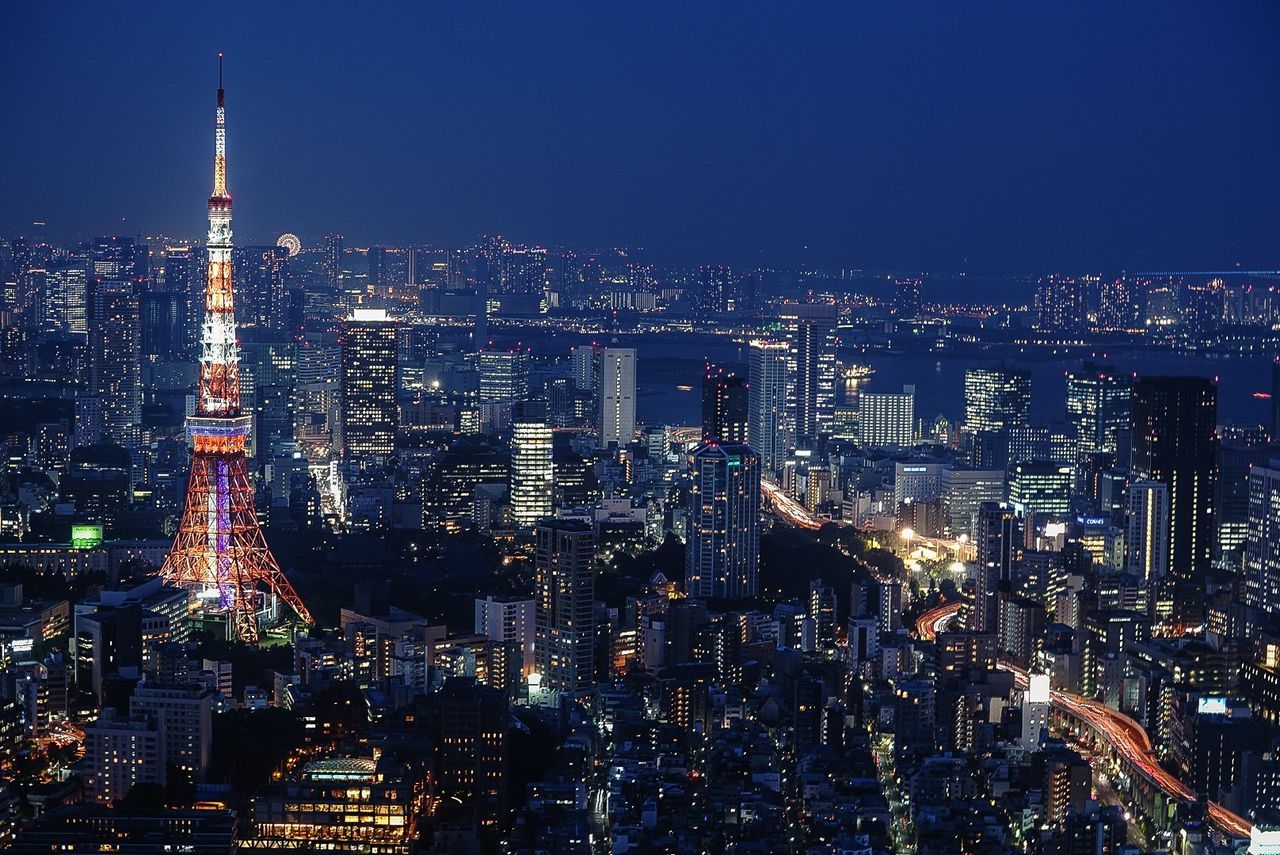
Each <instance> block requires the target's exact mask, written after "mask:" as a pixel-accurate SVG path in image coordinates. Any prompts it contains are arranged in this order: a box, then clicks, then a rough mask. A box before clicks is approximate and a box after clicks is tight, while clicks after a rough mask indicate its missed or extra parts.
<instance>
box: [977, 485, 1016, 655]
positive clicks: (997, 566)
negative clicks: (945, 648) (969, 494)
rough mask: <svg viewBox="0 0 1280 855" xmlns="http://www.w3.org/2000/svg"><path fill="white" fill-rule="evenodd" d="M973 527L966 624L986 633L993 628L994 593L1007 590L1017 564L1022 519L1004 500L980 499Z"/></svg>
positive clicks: (994, 623) (994, 614) (995, 600)
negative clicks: (970, 594) (974, 559)
mask: <svg viewBox="0 0 1280 855" xmlns="http://www.w3.org/2000/svg"><path fill="white" fill-rule="evenodd" d="M976 528H977V537H976V538H975V542H974V545H975V546H976V547H977V571H976V574H975V576H974V586H973V605H972V606H971V607H970V612H969V619H968V623H967V627H968V629H970V630H972V631H973V632H989V631H993V630H994V629H995V628H996V602H997V597H996V594H997V592H998V591H1002V590H1008V589H1009V587H1010V578H1011V576H1012V573H1013V568H1014V567H1015V566H1016V565H1017V563H1018V556H1019V554H1020V552H1021V545H1022V520H1021V519H1020V518H1019V517H1018V514H1017V512H1016V511H1015V510H1014V509H1013V507H1012V506H1010V505H1007V504H1005V503H1004V502H983V503H982V504H981V505H979V506H978V516H977V526H976Z"/></svg>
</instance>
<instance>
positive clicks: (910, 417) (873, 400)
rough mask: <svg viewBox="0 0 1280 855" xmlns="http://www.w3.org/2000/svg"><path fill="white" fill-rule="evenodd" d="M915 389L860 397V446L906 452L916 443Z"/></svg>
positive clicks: (866, 393) (906, 388)
mask: <svg viewBox="0 0 1280 855" xmlns="http://www.w3.org/2000/svg"><path fill="white" fill-rule="evenodd" d="M915 433H916V387H915V386H903V387H902V391H901V392H863V393H862V394H860V395H859V396H858V443H859V445H861V446H862V447H863V448H905V447H908V446H910V445H912V444H913V443H914V442H915Z"/></svg>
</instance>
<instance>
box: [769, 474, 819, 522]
mask: <svg viewBox="0 0 1280 855" xmlns="http://www.w3.org/2000/svg"><path fill="white" fill-rule="evenodd" d="M760 492H761V493H763V494H764V497H765V498H766V499H768V500H769V502H771V503H772V504H773V511H774V513H776V514H777V515H778V516H780V517H782V518H783V519H784V520H786V521H787V522H789V523H791V524H792V525H794V526H796V527H798V528H807V529H810V530H811V531H817V530H818V529H820V528H822V521H821V520H819V519H817V518H816V517H814V516H813V515H812V514H811V513H809V512H808V511H807V510H805V507H804V505H802V504H800V503H799V502H797V501H796V500H795V499H793V498H791V497H790V496H788V495H787V493H786V491H785V490H783V489H782V488H781V487H779V486H778V485H777V484H775V483H773V482H772V481H766V480H764V479H763V478H762V479H760Z"/></svg>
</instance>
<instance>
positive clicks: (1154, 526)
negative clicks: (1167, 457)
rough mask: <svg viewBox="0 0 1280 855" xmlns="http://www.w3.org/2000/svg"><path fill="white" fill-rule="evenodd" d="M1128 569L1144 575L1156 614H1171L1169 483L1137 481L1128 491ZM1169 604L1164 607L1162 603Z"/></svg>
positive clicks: (1166, 617)
mask: <svg viewBox="0 0 1280 855" xmlns="http://www.w3.org/2000/svg"><path fill="white" fill-rule="evenodd" d="M1126 502H1127V506H1126V508H1125V537H1124V545H1125V572H1127V573H1130V574H1132V575H1134V576H1137V577H1138V578H1140V579H1142V580H1143V581H1144V582H1145V583H1146V585H1147V590H1148V600H1149V601H1150V602H1151V603H1152V604H1153V605H1154V606H1155V609H1154V614H1155V616H1156V617H1157V618H1159V619H1161V620H1166V619H1168V617H1169V614H1168V608H1167V605H1168V603H1169V597H1168V593H1167V592H1166V591H1165V590H1164V589H1165V582H1166V581H1167V577H1168V575H1169V485H1167V484H1164V483H1162V482H1160V481H1135V482H1134V483H1132V484H1130V485H1129V489H1128V491H1127V492H1126ZM1161 603H1164V604H1166V605H1165V607H1161V606H1160V604H1161Z"/></svg>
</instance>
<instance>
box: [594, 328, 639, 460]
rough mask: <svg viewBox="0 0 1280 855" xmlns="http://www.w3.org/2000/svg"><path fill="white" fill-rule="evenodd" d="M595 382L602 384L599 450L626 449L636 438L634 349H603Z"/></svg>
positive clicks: (597, 393)
mask: <svg viewBox="0 0 1280 855" xmlns="http://www.w3.org/2000/svg"><path fill="white" fill-rule="evenodd" d="M596 382H597V383H598V384H599V385H598V387H597V389H596V400H597V402H598V403H599V406H600V412H599V418H598V419H597V426H598V428H599V431H600V447H601V448H608V447H610V446H611V445H612V446H617V447H619V448H622V447H625V446H627V445H629V444H630V443H631V440H633V439H635V435H636V351H635V348H632V347H606V348H603V349H602V350H601V351H600V368H599V370H598V371H597V372H596Z"/></svg>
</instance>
